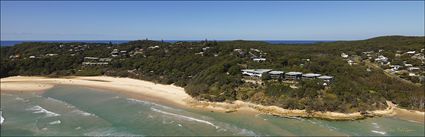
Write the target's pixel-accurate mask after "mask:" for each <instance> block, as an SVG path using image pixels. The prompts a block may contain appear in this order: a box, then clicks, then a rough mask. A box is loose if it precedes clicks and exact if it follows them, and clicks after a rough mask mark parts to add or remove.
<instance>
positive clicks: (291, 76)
mask: <svg viewBox="0 0 425 137" xmlns="http://www.w3.org/2000/svg"><path fill="white" fill-rule="evenodd" d="M302 75H303V73H302V72H288V73H285V79H287V80H297V79H300V78H301V77H302Z"/></svg>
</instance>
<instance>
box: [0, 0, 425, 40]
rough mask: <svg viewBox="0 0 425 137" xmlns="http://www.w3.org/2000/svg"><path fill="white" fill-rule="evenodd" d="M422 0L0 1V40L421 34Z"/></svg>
mask: <svg viewBox="0 0 425 137" xmlns="http://www.w3.org/2000/svg"><path fill="white" fill-rule="evenodd" d="M424 16H425V15H424V1H410V2H401V1H399V2H396V1H387V2H379V1H378V2H376V1H375V2H370V1H366V2H360V1H355V2H335V1H334V2H332V1H329V2H321V1H305V2H294V1H266V2H248V1H234V2H224V1H215V2H214V1H194V2H193V1H192V2H182V1H176V2H166V1H159V2H147V1H144V2H143V1H141V2H140V1H132V2H118V1H106V2H105V1H92V2H82V1H59V2H39V1H34V2H22V1H21V2H12V1H6V2H5V1H2V2H1V40H134V39H144V38H149V39H158V40H159V39H168V40H199V39H205V38H208V39H214V40H234V39H245V40H352V39H366V38H370V37H375V36H382V35H415V36H417V35H420V36H423V35H425V34H424V33H425V32H424V25H425V23H424Z"/></svg>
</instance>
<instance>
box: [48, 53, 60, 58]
mask: <svg viewBox="0 0 425 137" xmlns="http://www.w3.org/2000/svg"><path fill="white" fill-rule="evenodd" d="M57 55H58V54H53V53H49V54H46V56H50V57H53V56H57Z"/></svg>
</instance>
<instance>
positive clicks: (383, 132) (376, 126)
mask: <svg viewBox="0 0 425 137" xmlns="http://www.w3.org/2000/svg"><path fill="white" fill-rule="evenodd" d="M372 125H373V127H374V128H375V129H380V128H381V127H380V126H379V125H378V123H375V122H374V123H372ZM371 132H373V133H377V134H381V135H386V134H387V132H385V131H378V130H371Z"/></svg>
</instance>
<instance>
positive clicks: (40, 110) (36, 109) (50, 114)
mask: <svg viewBox="0 0 425 137" xmlns="http://www.w3.org/2000/svg"><path fill="white" fill-rule="evenodd" d="M26 110H29V111H34V112H33V113H36V114H41V113H44V114H46V117H56V116H60V114H57V113H54V112H51V111H48V110H46V109H44V108H43V107H40V106H38V105H37V106H34V107H31V108H28V109H26Z"/></svg>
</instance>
